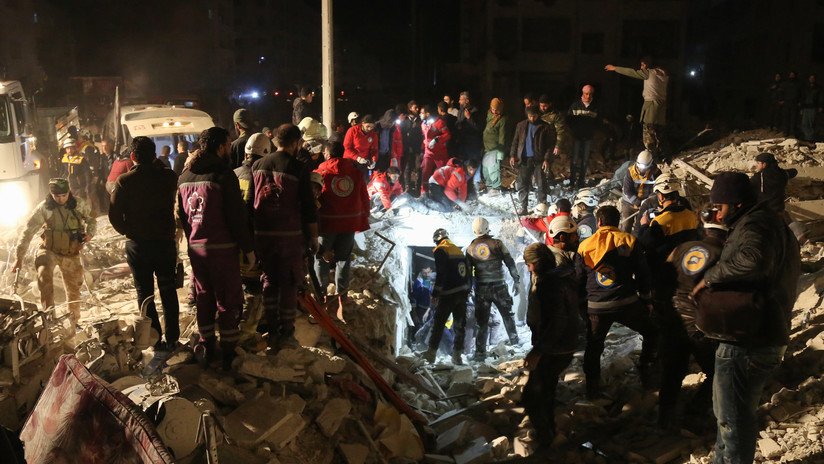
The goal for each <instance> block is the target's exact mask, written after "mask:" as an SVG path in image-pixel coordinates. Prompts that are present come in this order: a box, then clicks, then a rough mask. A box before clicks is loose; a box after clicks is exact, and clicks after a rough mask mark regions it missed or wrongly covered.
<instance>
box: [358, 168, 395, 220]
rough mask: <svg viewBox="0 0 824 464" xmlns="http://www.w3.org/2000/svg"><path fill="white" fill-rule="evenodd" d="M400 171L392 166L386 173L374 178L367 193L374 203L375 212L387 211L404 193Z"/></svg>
mask: <svg viewBox="0 0 824 464" xmlns="http://www.w3.org/2000/svg"><path fill="white" fill-rule="evenodd" d="M400 177H401V171H400V169H398V168H396V167H394V166H392V167H390V168H389V169H387V170H386V172H378V173H376V174H375V175H373V176H372V180H370V181H369V185H368V186H367V187H366V192H367V193H368V194H369V198H370V199H371V201H372V205H373V208H374V210H375V211H386V210H388V209H389V208H391V207H392V200H394V199H395V198H396V197H397V196H398V195H400V194H401V193H403V189H402V187H401V183H400V182H398V181H399V180H400Z"/></svg>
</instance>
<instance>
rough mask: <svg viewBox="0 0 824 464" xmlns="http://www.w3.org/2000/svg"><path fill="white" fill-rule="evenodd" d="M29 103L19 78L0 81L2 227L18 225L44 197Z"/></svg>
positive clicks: (0, 226)
mask: <svg viewBox="0 0 824 464" xmlns="http://www.w3.org/2000/svg"><path fill="white" fill-rule="evenodd" d="M33 142H34V136H33V134H32V124H31V121H30V115H29V104H28V101H27V100H26V94H25V93H24V92H23V86H22V85H21V84H20V82H18V81H3V82H0V204H2V205H3V207H2V208H0V229H8V228H12V227H15V226H17V225H19V224H20V223H21V222H22V221H23V220H25V219H26V216H27V215H28V214H29V212H30V211H31V210H32V209H33V207H34V205H35V204H36V203H37V202H39V201H40V200H41V198H40V197H41V195H42V188H41V185H42V184H41V182H40V163H39V162H37V161H36V160H33V158H34V156H33V155H34V153H33V146H32V143H33Z"/></svg>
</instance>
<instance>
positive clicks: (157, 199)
mask: <svg viewBox="0 0 824 464" xmlns="http://www.w3.org/2000/svg"><path fill="white" fill-rule="evenodd" d="M130 148H131V150H130V151H131V157H132V158H133V159H134V160H135V163H136V166H135V167H134V168H132V169H131V170H130V171H129V172H127V173H125V174H123V175H121V176H120V177H118V178H117V182H115V186H114V189H113V191H112V195H111V207H110V208H109V222H111V224H112V227H114V229H115V230H116V231H117V232H119V233H121V234H123V235H125V236H126V238H128V240H126V262H127V263H128V264H129V269H131V271H132V276H133V277H134V288H135V290H136V291H137V304H138V307H140V308H142V307H143V306H144V305H145V307H146V312H145V314H146V316H147V317H148V318H149V319H151V321H152V328H154V329H155V330H157V333H158V334H160V335H163V334H164V333H165V336H166V341H165V342H163V341H162V340H158V342H157V344H156V345H155V348H156V349H160V350H169V351H171V350H173V349H175V348H176V347H177V342H178V339H179V338H180V324H179V322H178V313H179V309H180V308H179V303H178V300H177V285H176V282H175V267H176V264H177V247H176V246H175V215H174V211H175V194H176V192H177V174H175V173H174V172H173V171H172V170H170V169H165V167H164V165H163V164H161V162H160V161H159V160H158V159H157V158H156V157H155V149H156V147H155V144H154V142H153V141H152V139H150V138H148V137H143V136H139V137H135V138H134V139H132V142H131V147H130ZM155 276H156V277H157V289H158V291H159V292H160V301H161V302H162V303H163V321H164V323H165V329H166V330H165V331H164V330H161V329H160V318H159V317H158V314H157V306H156V305H155V301H154V287H155V285H154V279H155Z"/></svg>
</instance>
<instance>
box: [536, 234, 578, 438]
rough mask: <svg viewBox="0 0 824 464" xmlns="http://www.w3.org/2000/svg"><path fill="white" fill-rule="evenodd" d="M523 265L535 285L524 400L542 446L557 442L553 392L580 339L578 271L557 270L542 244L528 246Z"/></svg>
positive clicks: (548, 252) (551, 257)
mask: <svg viewBox="0 0 824 464" xmlns="http://www.w3.org/2000/svg"><path fill="white" fill-rule="evenodd" d="M524 262H526V265H527V267H528V268H529V272H530V280H531V282H532V285H531V286H530V290H529V298H528V309H527V325H529V328H530V330H531V331H532V350H531V351H530V352H529V354H527V355H526V358H525V359H524V368H525V369H526V370H528V371H529V379H528V380H527V383H526V385H525V386H524V392H523V398H522V402H523V405H524V409H525V411H526V413H527V415H529V419H530V422H531V423H532V426H533V427H534V428H535V431H536V435H537V437H536V438H537V442H538V444H539V446H540V447H542V448H543V447H549V446H550V445H551V444H552V441H553V439H554V438H555V390H556V388H557V386H558V380H559V379H560V376H561V373H563V371H564V370H565V369H566V368H567V367H568V366H569V364H570V362H572V355H573V353H574V352H575V348H576V343H577V341H578V333H579V331H580V318H579V316H578V290H577V285H576V282H575V279H574V270H572V269H565V270H563V271H561V272H558V271H557V270H556V266H555V260H554V258H553V255H552V253H551V252H550V250H549V249H548V248H547V246H546V245H544V244H543V243H533V244H531V245H529V246H527V247H526V249H525V250H524Z"/></svg>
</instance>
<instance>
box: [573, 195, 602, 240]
mask: <svg viewBox="0 0 824 464" xmlns="http://www.w3.org/2000/svg"><path fill="white" fill-rule="evenodd" d="M596 206H598V197H596V196H595V195H594V194H593V193H592V191H591V190H581V191H580V192H578V194H577V195H575V199H574V200H573V201H572V217H573V219H575V221H576V223H577V224H578V237H579V238H580V239H581V240H585V239H587V238H589V237H591V236H592V234H593V233H594V232H595V229H597V228H598V226H597V225H596V221H595V214H593V213H594V211H595V207H596Z"/></svg>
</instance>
